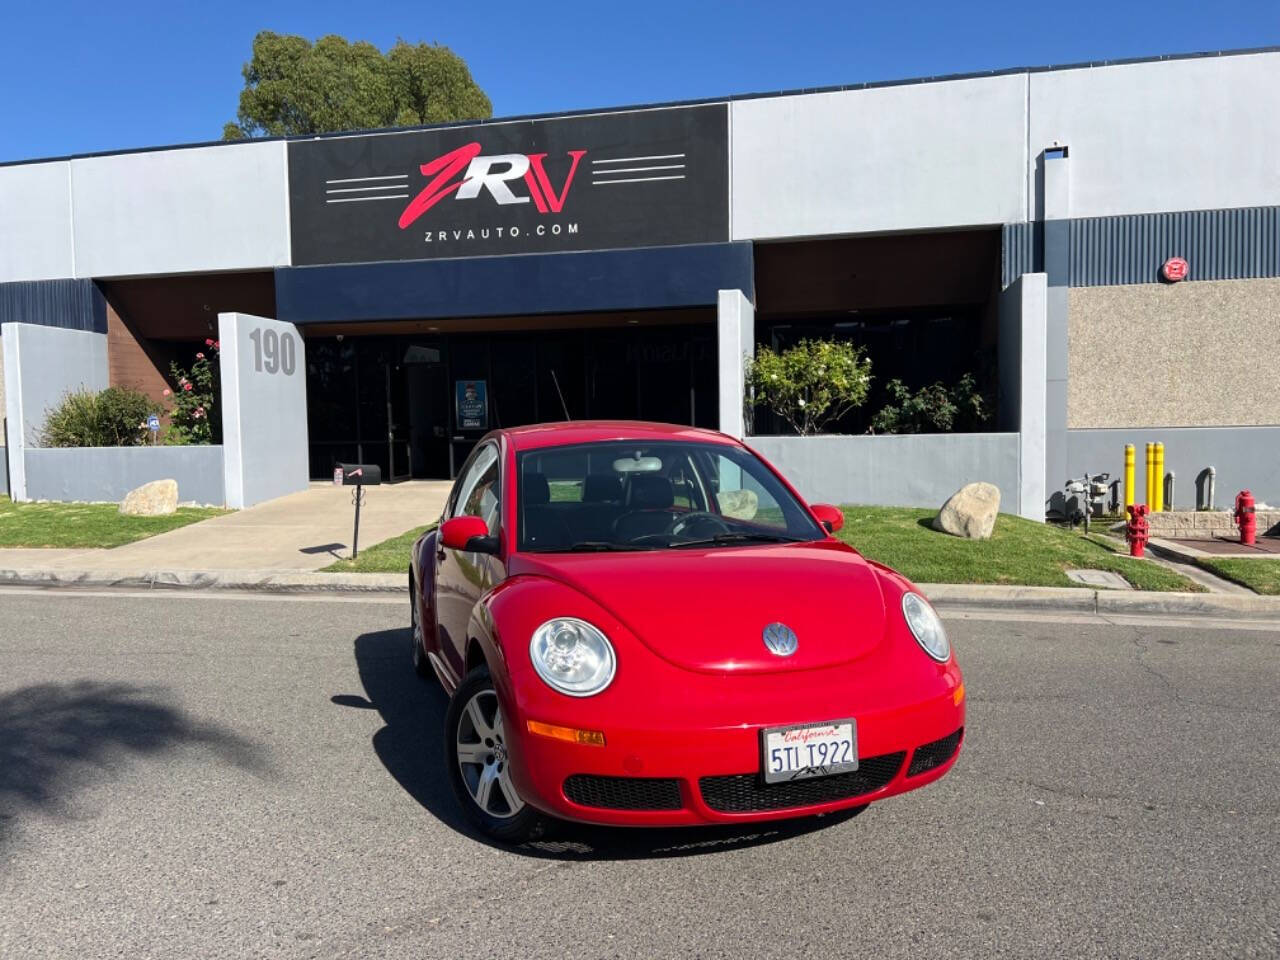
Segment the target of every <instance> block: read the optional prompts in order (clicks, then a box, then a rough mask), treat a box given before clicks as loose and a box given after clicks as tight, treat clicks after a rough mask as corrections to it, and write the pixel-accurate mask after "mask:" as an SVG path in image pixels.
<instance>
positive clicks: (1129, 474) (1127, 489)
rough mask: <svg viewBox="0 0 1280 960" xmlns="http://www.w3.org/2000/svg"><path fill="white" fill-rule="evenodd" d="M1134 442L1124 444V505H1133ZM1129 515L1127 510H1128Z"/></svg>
mask: <svg viewBox="0 0 1280 960" xmlns="http://www.w3.org/2000/svg"><path fill="white" fill-rule="evenodd" d="M1134 459H1135V458H1134V454H1133V444H1132V443H1126V444H1125V445H1124V505H1125V506H1126V507H1132V506H1133V502H1134V501H1133V461H1134ZM1126 515H1127V511H1126Z"/></svg>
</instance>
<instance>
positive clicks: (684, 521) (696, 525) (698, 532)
mask: <svg viewBox="0 0 1280 960" xmlns="http://www.w3.org/2000/svg"><path fill="white" fill-rule="evenodd" d="M728 532H729V525H728V524H727V523H725V522H724V520H722V519H721V518H720V517H719V516H717V515H716V514H714V513H708V512H707V511H705V510H694V511H692V512H690V513H687V514H685V515H684V516H683V517H681V518H680V519H678V520H677V521H676V522H675V523H673V524H672V525H671V536H673V537H677V536H683V537H688V538H689V539H690V540H701V539H703V538H706V537H713V536H715V535H716V534H717V533H728Z"/></svg>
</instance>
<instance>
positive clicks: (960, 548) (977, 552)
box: [324, 507, 1280, 592]
mask: <svg viewBox="0 0 1280 960" xmlns="http://www.w3.org/2000/svg"><path fill="white" fill-rule="evenodd" d="M843 509H844V516H845V524H844V528H843V529H842V530H841V531H840V534H839V536H840V537H841V538H843V539H844V540H846V541H848V542H849V543H851V544H853V545H854V546H855V547H857V548H858V549H859V550H860V551H862V553H863V554H865V555H866V556H868V557H870V558H871V559H873V560H879V561H881V562H882V563H887V564H888V565H889V566H891V567H893V568H895V569H897V570H900V571H901V572H902V573H904V574H906V576H908V577H910V578H911V579H912V580H916V581H918V582H920V583H1008V584H1023V585H1030V586H1049V587H1073V586H1081V585H1080V584H1078V583H1074V582H1072V581H1071V580H1068V579H1067V575H1066V574H1065V573H1064V572H1063V571H1064V570H1066V569H1068V568H1071V569H1089V570H1113V571H1115V572H1116V573H1118V574H1120V575H1121V576H1122V577H1124V578H1125V579H1126V580H1128V581H1129V582H1130V583H1132V584H1133V585H1134V586H1135V587H1138V588H1139V589H1140V590H1186V591H1193V592H1200V591H1202V590H1203V589H1204V588H1203V587H1201V586H1200V585H1199V584H1195V583H1192V582H1191V581H1190V580H1187V579H1185V578H1184V577H1180V576H1179V575H1178V574H1176V573H1174V572H1172V571H1171V570H1167V569H1165V568H1164V567H1161V566H1158V565H1157V564H1154V563H1151V562H1149V561H1146V560H1133V559H1131V558H1129V557H1126V556H1123V555H1121V554H1120V552H1119V551H1121V550H1123V548H1124V543H1123V541H1121V540H1118V539H1116V538H1115V537H1106V536H1102V535H1100V534H1092V535H1090V536H1089V537H1088V538H1085V537H1084V536H1083V535H1082V534H1080V533H1078V532H1077V533H1069V532H1068V531H1066V530H1063V529H1060V528H1058V527H1054V526H1050V525H1048V524H1040V523H1032V522H1031V521H1029V520H1023V519H1022V518H1021V517H1012V516H1007V515H1004V514H1001V516H1000V519H999V520H997V521H996V532H995V534H994V535H993V536H992V538H991V539H990V540H987V541H971V540H961V539H960V538H958V537H952V536H948V535H947V534H945V533H938V532H937V531H936V530H933V529H931V528H930V527H929V526H928V524H929V522H930V521H931V520H932V519H933V517H934V514H935V513H936V512H937V511H934V510H913V509H909V508H899V507H844V508H843ZM428 529H430V527H419V528H418V529H416V530H410V531H409V532H408V533H405V534H401V535H400V536H398V537H395V538H393V539H391V540H384V541H383V542H382V543H379V544H376V545H375V546H372V547H370V548H369V549H368V550H364V551H362V552H361V553H360V556H359V557H358V558H356V560H354V561H351V560H339V561H338V562H337V563H333V564H330V565H329V566H327V567H325V568H324V569H325V571H326V572H329V573H404V572H406V571H407V570H408V569H409V550H410V548H411V547H412V546H413V542H414V541H415V540H417V539H418V537H419V536H421V535H422V532H423V531H424V530H428ZM1252 562H1254V563H1266V562H1267V561H1252ZM1273 566H1275V567H1276V568H1277V573H1280V563H1276V564H1274V565H1273Z"/></svg>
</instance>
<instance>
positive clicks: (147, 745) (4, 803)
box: [0, 680, 265, 840]
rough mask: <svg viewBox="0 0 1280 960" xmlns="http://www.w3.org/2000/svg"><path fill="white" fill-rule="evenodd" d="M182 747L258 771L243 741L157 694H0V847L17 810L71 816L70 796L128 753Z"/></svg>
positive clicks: (104, 690) (102, 690) (130, 690)
mask: <svg viewBox="0 0 1280 960" xmlns="http://www.w3.org/2000/svg"><path fill="white" fill-rule="evenodd" d="M186 745H198V746H204V747H207V748H208V749H209V750H211V751H212V752H213V753H214V754H215V755H216V756H217V757H218V758H219V759H220V760H222V761H223V762H225V763H228V764H231V765H233V766H236V767H240V768H243V769H248V770H252V771H261V770H262V769H264V767H265V763H264V761H263V760H262V758H261V755H260V751H259V749H258V748H257V747H256V746H255V745H254V744H252V743H251V742H250V741H248V740H245V739H244V738H242V737H240V736H238V735H236V734H234V733H232V732H230V731H228V730H225V729H223V728H221V727H218V726H216V725H213V724H208V723H198V722H196V721H194V720H193V719H192V718H191V717H189V716H188V715H187V714H186V713H185V712H183V711H182V710H181V709H179V708H178V707H177V706H175V705H174V704H173V703H172V702H171V698H170V695H169V693H168V691H166V690H165V689H164V688H161V687H138V686H133V685H131V684H126V683H100V682H95V681H89V680H83V681H78V682H75V683H43V684H36V685H34V686H28V687H21V688H19V689H17V690H10V691H7V692H4V693H0V840H3V839H4V837H5V833H6V827H7V826H9V825H10V823H11V822H12V821H15V820H16V818H17V817H18V816H19V814H20V813H21V812H22V811H23V810H40V811H42V812H45V813H52V814H54V815H66V816H72V815H74V814H73V813H72V812H71V810H70V804H71V802H72V800H73V799H74V796H75V794H76V793H77V792H78V791H80V790H82V789H85V788H88V787H89V786H92V785H93V784H94V783H96V782H98V781H99V780H101V779H102V778H104V777H108V776H110V775H111V774H110V771H112V770H115V769H118V768H119V766H120V761H121V759H123V758H124V757H125V756H127V755H128V754H135V755H140V756H141V755H149V754H158V753H161V752H163V751H168V750H174V749H177V748H179V747H183V746H186Z"/></svg>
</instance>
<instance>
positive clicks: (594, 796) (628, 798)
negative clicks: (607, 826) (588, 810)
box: [564, 773, 684, 810]
mask: <svg viewBox="0 0 1280 960" xmlns="http://www.w3.org/2000/svg"><path fill="white" fill-rule="evenodd" d="M564 795H565V796H566V797H568V798H569V799H570V800H572V801H573V802H574V803H576V804H579V805H581V806H584V807H603V808H605V809H606V810H679V809H680V808H681V807H683V806H684V803H683V802H682V801H681V800H680V781H679V780H672V779H666V778H659V777H597V776H592V775H591V774H586V773H575V774H574V775H573V776H571V777H569V778H568V779H566V780H565V782H564Z"/></svg>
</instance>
